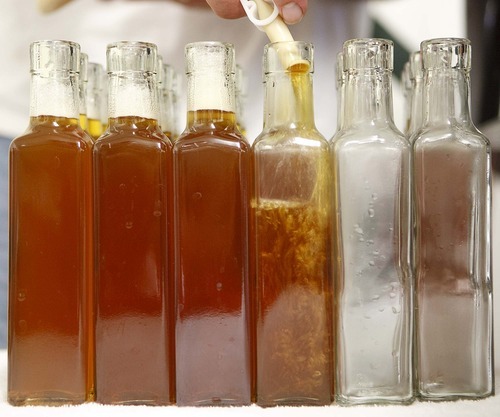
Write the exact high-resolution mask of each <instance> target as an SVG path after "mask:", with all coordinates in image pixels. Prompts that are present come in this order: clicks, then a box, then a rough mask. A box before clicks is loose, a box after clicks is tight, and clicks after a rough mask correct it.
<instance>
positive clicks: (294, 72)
mask: <svg viewBox="0 0 500 417" xmlns="http://www.w3.org/2000/svg"><path fill="white" fill-rule="evenodd" d="M293 50H295V51H296V52H295V53H296V54H297V55H296V56H297V58H296V59H297V62H300V64H298V65H293V62H294V61H289V60H288V59H283V56H284V55H286V54H287V53H288V51H293ZM290 62H292V65H289V66H288V64H289V63H290ZM312 65H313V46H312V45H311V44H309V43H305V42H277V43H271V44H268V45H267V46H266V48H265V51H264V72H265V108H264V129H263V131H262V133H261V134H260V135H259V136H258V137H257V139H256V140H255V142H254V144H253V154H254V163H253V165H254V183H255V195H254V199H253V201H252V209H253V211H254V213H253V216H252V217H253V218H254V219H255V220H254V222H255V226H254V229H255V230H254V233H255V235H254V236H253V238H254V239H255V242H254V243H253V245H252V247H253V248H254V249H255V259H256V262H255V270H256V274H255V275H256V295H255V299H256V317H255V322H256V375H257V381H256V399H257V404H259V405H261V406H273V405H327V404H330V403H331V402H332V400H333V392H332V382H333V375H332V371H333V369H332V360H333V356H332V345H333V327H332V318H333V314H332V285H331V284H332V283H331V273H330V272H331V267H330V265H331V203H330V202H331V184H330V178H331V173H330V164H329V161H330V156H329V147H328V142H327V140H326V139H325V138H324V137H323V136H322V135H321V134H320V133H319V132H318V131H317V130H316V127H315V124H314V112H313V92H312V73H313V67H312Z"/></svg>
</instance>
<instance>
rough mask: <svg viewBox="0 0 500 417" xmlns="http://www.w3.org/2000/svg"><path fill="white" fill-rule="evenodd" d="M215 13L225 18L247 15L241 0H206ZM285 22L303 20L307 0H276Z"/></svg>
mask: <svg viewBox="0 0 500 417" xmlns="http://www.w3.org/2000/svg"><path fill="white" fill-rule="evenodd" d="M206 2H207V3H208V5H209V6H210V7H211V8H212V10H213V11H214V13H215V14H216V15H217V16H219V17H222V18H224V19H237V18H240V17H243V16H245V11H244V10H243V6H242V5H241V3H240V0H206ZM274 2H275V3H276V6H278V10H279V12H280V15H281V16H282V17H283V20H284V21H285V23H287V24H289V25H293V24H295V23H298V22H300V21H301V20H302V17H303V16H304V14H305V13H306V11H307V0H274Z"/></svg>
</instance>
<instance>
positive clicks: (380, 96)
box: [342, 70, 394, 128]
mask: <svg viewBox="0 0 500 417" xmlns="http://www.w3.org/2000/svg"><path fill="white" fill-rule="evenodd" d="M343 111H344V117H343V123H342V124H343V126H344V128H350V127H353V126H356V125H373V126H381V125H387V124H390V125H393V124H394V120H393V108H392V82H391V72H390V71H380V70H378V71H374V70H370V71H365V72H361V71H358V72H355V73H353V72H349V73H347V74H346V83H345V90H344V106H343Z"/></svg>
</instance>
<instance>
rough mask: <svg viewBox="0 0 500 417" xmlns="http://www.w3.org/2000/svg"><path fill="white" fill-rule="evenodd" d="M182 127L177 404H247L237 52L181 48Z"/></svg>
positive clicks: (244, 168) (177, 179)
mask: <svg viewBox="0 0 500 417" xmlns="http://www.w3.org/2000/svg"><path fill="white" fill-rule="evenodd" d="M185 55H186V71H187V76H188V77H187V78H188V103H187V104H188V114H187V127H186V129H185V131H184V132H183V133H182V134H181V136H180V137H179V138H178V139H177V141H176V142H175V144H174V202H175V210H174V213H175V282H176V284H175V285H176V375H177V404H178V405H182V406H184V405H191V406H192V405H244V404H250V402H251V361H250V332H251V330H250V314H249V309H250V307H249V303H250V300H249V281H248V280H249V259H248V238H249V231H248V228H249V226H248V223H249V220H248V211H249V193H250V163H251V157H250V146H249V144H248V143H247V141H246V139H244V138H243V136H241V134H240V132H239V131H238V129H237V127H236V117H235V113H234V111H235V105H234V71H235V66H234V49H233V46H232V45H230V44H225V43H220V42H197V43H191V44H188V45H187V46H186V49H185Z"/></svg>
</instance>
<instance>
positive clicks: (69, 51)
mask: <svg viewBox="0 0 500 417" xmlns="http://www.w3.org/2000/svg"><path fill="white" fill-rule="evenodd" d="M30 58H31V72H40V71H70V72H80V45H79V44H77V43H75V42H70V41H63V40H47V41H45V40H44V41H36V42H33V43H32V44H31V45H30Z"/></svg>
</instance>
